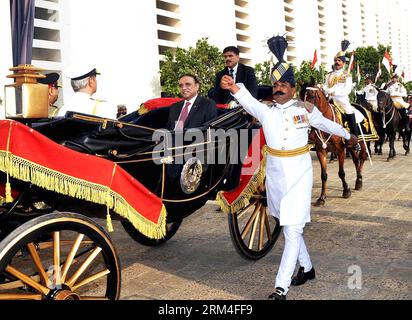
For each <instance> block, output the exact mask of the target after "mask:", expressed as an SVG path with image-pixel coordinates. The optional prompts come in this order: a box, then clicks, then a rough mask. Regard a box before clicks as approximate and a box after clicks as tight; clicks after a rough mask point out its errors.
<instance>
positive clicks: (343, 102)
mask: <svg viewBox="0 0 412 320" xmlns="http://www.w3.org/2000/svg"><path fill="white" fill-rule="evenodd" d="M333 101H334V102H335V103H336V104H337V105H338V106H339V107H341V108H342V109H343V110H345V113H346V114H353V113H355V108H354V107H353V106H352V105H351V104H350V101H349V97H347V96H335V97H333Z"/></svg>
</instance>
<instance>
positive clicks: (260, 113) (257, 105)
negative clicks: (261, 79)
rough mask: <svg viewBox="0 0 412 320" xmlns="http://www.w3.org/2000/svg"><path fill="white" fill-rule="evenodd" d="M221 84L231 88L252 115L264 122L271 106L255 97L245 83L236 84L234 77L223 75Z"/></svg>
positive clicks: (224, 87)
mask: <svg viewBox="0 0 412 320" xmlns="http://www.w3.org/2000/svg"><path fill="white" fill-rule="evenodd" d="M220 85H221V87H222V89H225V90H229V91H230V93H231V94H233V96H234V97H235V99H236V100H237V101H238V102H239V103H240V104H241V105H242V107H243V108H244V109H245V110H246V111H247V112H248V113H249V114H250V115H252V116H254V117H255V118H256V119H258V120H259V121H260V122H263V119H264V118H265V114H266V113H267V112H268V110H269V108H268V107H267V106H266V105H265V104H263V103H261V102H259V101H258V100H257V99H255V98H254V97H253V96H252V95H251V94H250V92H249V91H248V90H247V89H246V87H245V86H244V85H243V84H241V83H240V84H236V83H235V82H234V80H233V78H232V77H229V76H223V78H222V81H221V83H220Z"/></svg>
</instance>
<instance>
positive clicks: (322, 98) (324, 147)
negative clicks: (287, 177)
mask: <svg viewBox="0 0 412 320" xmlns="http://www.w3.org/2000/svg"><path fill="white" fill-rule="evenodd" d="M300 98H301V100H302V101H307V102H310V103H312V104H314V105H315V106H316V107H317V108H318V109H319V111H320V112H321V113H322V114H323V116H324V117H325V118H327V119H329V120H331V121H334V122H337V123H339V118H338V115H337V111H336V110H335V109H334V108H333V106H331V105H330V104H329V102H328V99H327V98H326V95H325V93H324V92H323V90H322V89H320V88H317V87H313V86H312V87H311V86H310V85H309V84H303V85H302V86H301V90H300ZM310 139H311V140H312V141H314V143H315V149H316V154H317V157H318V160H319V162H320V166H321V179H322V192H321V195H320V197H319V199H318V200H317V201H316V203H315V206H316V207H320V206H324V205H325V203H326V183H327V180H328V172H327V154H328V152H334V153H335V154H337V156H338V161H339V178H340V179H341V181H342V186H343V194H342V197H343V198H344V199H348V198H350V196H351V195H352V191H351V189H350V188H349V186H348V183H347V182H346V179H345V178H346V173H345V170H344V162H345V158H346V150H348V151H349V153H350V154H351V156H352V160H353V163H354V164H355V167H356V184H355V190H361V189H362V186H363V179H362V168H363V164H364V162H365V160H366V159H367V152H366V146H365V144H364V143H360V146H361V150H360V152H359V154H358V152H357V151H356V149H355V146H352V147H347V146H346V144H345V143H344V141H343V139H342V138H341V137H338V136H335V135H329V134H326V133H324V132H321V131H319V130H317V129H312V131H311V133H310Z"/></svg>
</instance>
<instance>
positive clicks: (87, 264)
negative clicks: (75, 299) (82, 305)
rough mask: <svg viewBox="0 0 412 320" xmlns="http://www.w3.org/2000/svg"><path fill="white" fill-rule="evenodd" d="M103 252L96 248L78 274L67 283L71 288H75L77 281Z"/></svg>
mask: <svg viewBox="0 0 412 320" xmlns="http://www.w3.org/2000/svg"><path fill="white" fill-rule="evenodd" d="M101 251H102V248H96V249H94V250H93V252H92V253H91V254H90V255H89V257H88V258H87V259H86V260H85V261H84V262H83V264H82V265H81V266H80V268H79V269H78V270H77V271H76V273H75V274H74V275H73V276H72V277H71V278H70V279H69V280H68V281H67V283H66V284H67V285H68V286H69V287H73V285H74V284H75V283H76V281H77V279H79V277H80V276H81V275H82V274H83V272H84V271H85V270H86V269H87V267H88V266H89V265H90V264H91V263H92V262H93V260H94V259H95V258H96V257H97V255H98V254H99V253H100V252H101Z"/></svg>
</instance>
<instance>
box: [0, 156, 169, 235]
mask: <svg viewBox="0 0 412 320" xmlns="http://www.w3.org/2000/svg"><path fill="white" fill-rule="evenodd" d="M0 171H3V172H6V173H8V174H10V176H11V177H13V178H15V179H18V180H21V181H24V182H30V183H32V184H34V185H36V186H38V187H40V188H43V189H46V190H48V191H52V192H56V193H59V194H62V195H67V196H70V197H72V198H76V199H80V200H86V201H90V202H93V203H96V204H101V205H106V206H107V207H108V208H109V209H112V210H113V211H114V212H116V213H117V214H119V215H120V216H122V217H123V218H126V219H127V220H129V221H130V222H131V223H132V225H133V226H134V227H135V228H136V229H137V230H138V231H139V232H141V233H142V234H144V235H145V236H147V237H149V238H151V239H162V238H164V237H165V236H166V215H167V212H166V208H165V206H164V205H163V206H162V210H161V213H160V216H159V222H158V224H155V223H153V222H152V221H149V220H147V219H145V218H144V217H143V216H142V215H141V214H139V213H138V212H137V211H136V210H135V209H134V208H133V207H132V206H131V205H130V204H129V203H128V202H127V201H126V200H125V199H124V198H123V197H122V196H121V195H120V194H118V193H116V192H114V191H113V190H111V189H110V188H108V187H107V186H103V185H99V184H95V183H92V182H88V181H85V180H81V179H78V178H74V177H71V176H68V175H65V174H63V173H60V172H57V171H54V170H51V169H48V168H45V167H42V166H40V165H38V164H36V163H33V162H30V161H28V160H26V159H23V158H20V157H17V156H14V155H13V154H11V153H9V152H4V151H0ZM110 221H111V219H110ZM108 222H109V221H108ZM109 225H110V223H108V226H109Z"/></svg>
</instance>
